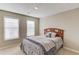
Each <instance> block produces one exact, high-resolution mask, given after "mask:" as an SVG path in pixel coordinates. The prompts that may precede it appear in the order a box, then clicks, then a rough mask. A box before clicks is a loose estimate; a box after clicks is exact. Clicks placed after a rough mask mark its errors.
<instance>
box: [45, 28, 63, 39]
mask: <svg viewBox="0 0 79 59" xmlns="http://www.w3.org/2000/svg"><path fill="white" fill-rule="evenodd" d="M47 32H55V33H56V37H61V38H62V40H63V39H64V30H63V29H59V28H46V29H44V34H46V33H47Z"/></svg>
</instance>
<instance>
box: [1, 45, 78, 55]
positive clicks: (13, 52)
mask: <svg viewBox="0 0 79 59" xmlns="http://www.w3.org/2000/svg"><path fill="white" fill-rule="evenodd" d="M0 55H25V54H24V53H23V52H22V51H21V50H20V47H19V45H18V46H13V47H10V48H6V49H0ZM57 55H79V54H77V53H74V52H71V51H68V50H66V49H63V48H62V49H61V50H60V51H59V52H58V53H57Z"/></svg>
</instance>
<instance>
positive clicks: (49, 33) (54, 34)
mask: <svg viewBox="0 0 79 59" xmlns="http://www.w3.org/2000/svg"><path fill="white" fill-rule="evenodd" d="M45 36H46V37H49V38H53V37H55V36H56V33H54V32H48V33H46V34H45Z"/></svg>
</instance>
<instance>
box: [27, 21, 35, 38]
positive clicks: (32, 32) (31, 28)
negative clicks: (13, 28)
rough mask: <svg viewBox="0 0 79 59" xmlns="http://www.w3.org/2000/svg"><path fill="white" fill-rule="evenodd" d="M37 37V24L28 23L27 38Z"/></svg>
mask: <svg viewBox="0 0 79 59" xmlns="http://www.w3.org/2000/svg"><path fill="white" fill-rule="evenodd" d="M31 35H35V22H34V21H29V20H28V21H27V36H31Z"/></svg>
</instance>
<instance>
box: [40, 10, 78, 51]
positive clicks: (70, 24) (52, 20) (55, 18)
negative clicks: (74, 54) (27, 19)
mask: <svg viewBox="0 0 79 59" xmlns="http://www.w3.org/2000/svg"><path fill="white" fill-rule="evenodd" d="M48 27H57V28H61V29H64V31H65V32H64V46H65V47H68V48H71V49H74V50H77V51H79V9H74V10H71V11H66V12H62V13H59V14H56V15H52V16H48V17H44V18H40V34H41V35H43V33H44V32H43V31H44V28H48Z"/></svg>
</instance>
